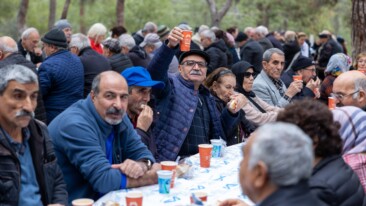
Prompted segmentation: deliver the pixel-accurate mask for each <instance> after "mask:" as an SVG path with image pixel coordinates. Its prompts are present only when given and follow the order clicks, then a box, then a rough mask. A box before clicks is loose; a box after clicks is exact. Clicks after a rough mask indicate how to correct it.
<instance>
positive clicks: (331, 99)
mask: <svg viewBox="0 0 366 206" xmlns="http://www.w3.org/2000/svg"><path fill="white" fill-rule="evenodd" d="M335 107H336V103H335V98H334V97H328V108H329V109H330V110H332V109H335Z"/></svg>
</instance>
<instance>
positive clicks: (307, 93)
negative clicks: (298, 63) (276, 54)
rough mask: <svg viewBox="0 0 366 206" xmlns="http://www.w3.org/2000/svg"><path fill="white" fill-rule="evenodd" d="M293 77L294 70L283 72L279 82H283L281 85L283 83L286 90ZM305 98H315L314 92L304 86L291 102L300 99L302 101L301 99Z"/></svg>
mask: <svg viewBox="0 0 366 206" xmlns="http://www.w3.org/2000/svg"><path fill="white" fill-rule="evenodd" d="M293 75H295V72H294V70H292V69H289V70H288V71H287V72H284V73H283V74H282V75H281V80H282V81H283V83H285V85H286V88H288V87H289V86H290V84H291V82H293V81H294V80H293V77H292V76H293ZM306 97H309V98H314V97H315V94H314V92H313V91H312V90H311V89H309V88H308V87H306V85H305V84H304V86H303V88H302V90H301V91H300V92H298V93H297V94H296V95H295V96H294V97H293V98H292V100H295V99H296V100H300V99H303V98H306Z"/></svg>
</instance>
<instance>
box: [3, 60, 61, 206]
mask: <svg viewBox="0 0 366 206" xmlns="http://www.w3.org/2000/svg"><path fill="white" fill-rule="evenodd" d="M38 91H39V90H38V80H37V75H36V74H35V73H34V72H33V71H31V70H30V69H29V68H26V67H24V66H21V65H9V66H6V67H4V68H2V69H0V179H1V181H0V194H1V195H0V202H1V205H49V204H63V205H66V204H67V192H66V185H65V183H64V180H63V177H62V172H61V170H60V168H59V167H58V165H57V163H56V162H57V160H56V157H55V154H54V151H53V146H52V143H51V141H50V139H49V135H48V132H47V127H46V126H45V125H44V124H43V123H41V122H39V121H37V120H34V119H33V117H34V109H35V108H36V105H37V95H38Z"/></svg>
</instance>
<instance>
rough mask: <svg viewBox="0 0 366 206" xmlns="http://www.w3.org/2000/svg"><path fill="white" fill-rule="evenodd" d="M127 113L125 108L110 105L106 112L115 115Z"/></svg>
mask: <svg viewBox="0 0 366 206" xmlns="http://www.w3.org/2000/svg"><path fill="white" fill-rule="evenodd" d="M124 113H125V110H123V109H117V108H115V107H110V108H108V109H107V112H106V114H113V115H123V114H124Z"/></svg>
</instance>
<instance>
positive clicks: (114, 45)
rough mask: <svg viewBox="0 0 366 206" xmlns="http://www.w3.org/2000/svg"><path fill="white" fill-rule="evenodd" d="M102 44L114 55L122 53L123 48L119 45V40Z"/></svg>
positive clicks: (111, 40) (110, 40)
mask: <svg viewBox="0 0 366 206" xmlns="http://www.w3.org/2000/svg"><path fill="white" fill-rule="evenodd" d="M102 44H103V46H105V47H106V48H108V49H109V50H110V51H111V52H113V53H116V54H118V53H120V52H121V46H120V45H119V41H118V40H117V39H106V40H104V41H103V42H102Z"/></svg>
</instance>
